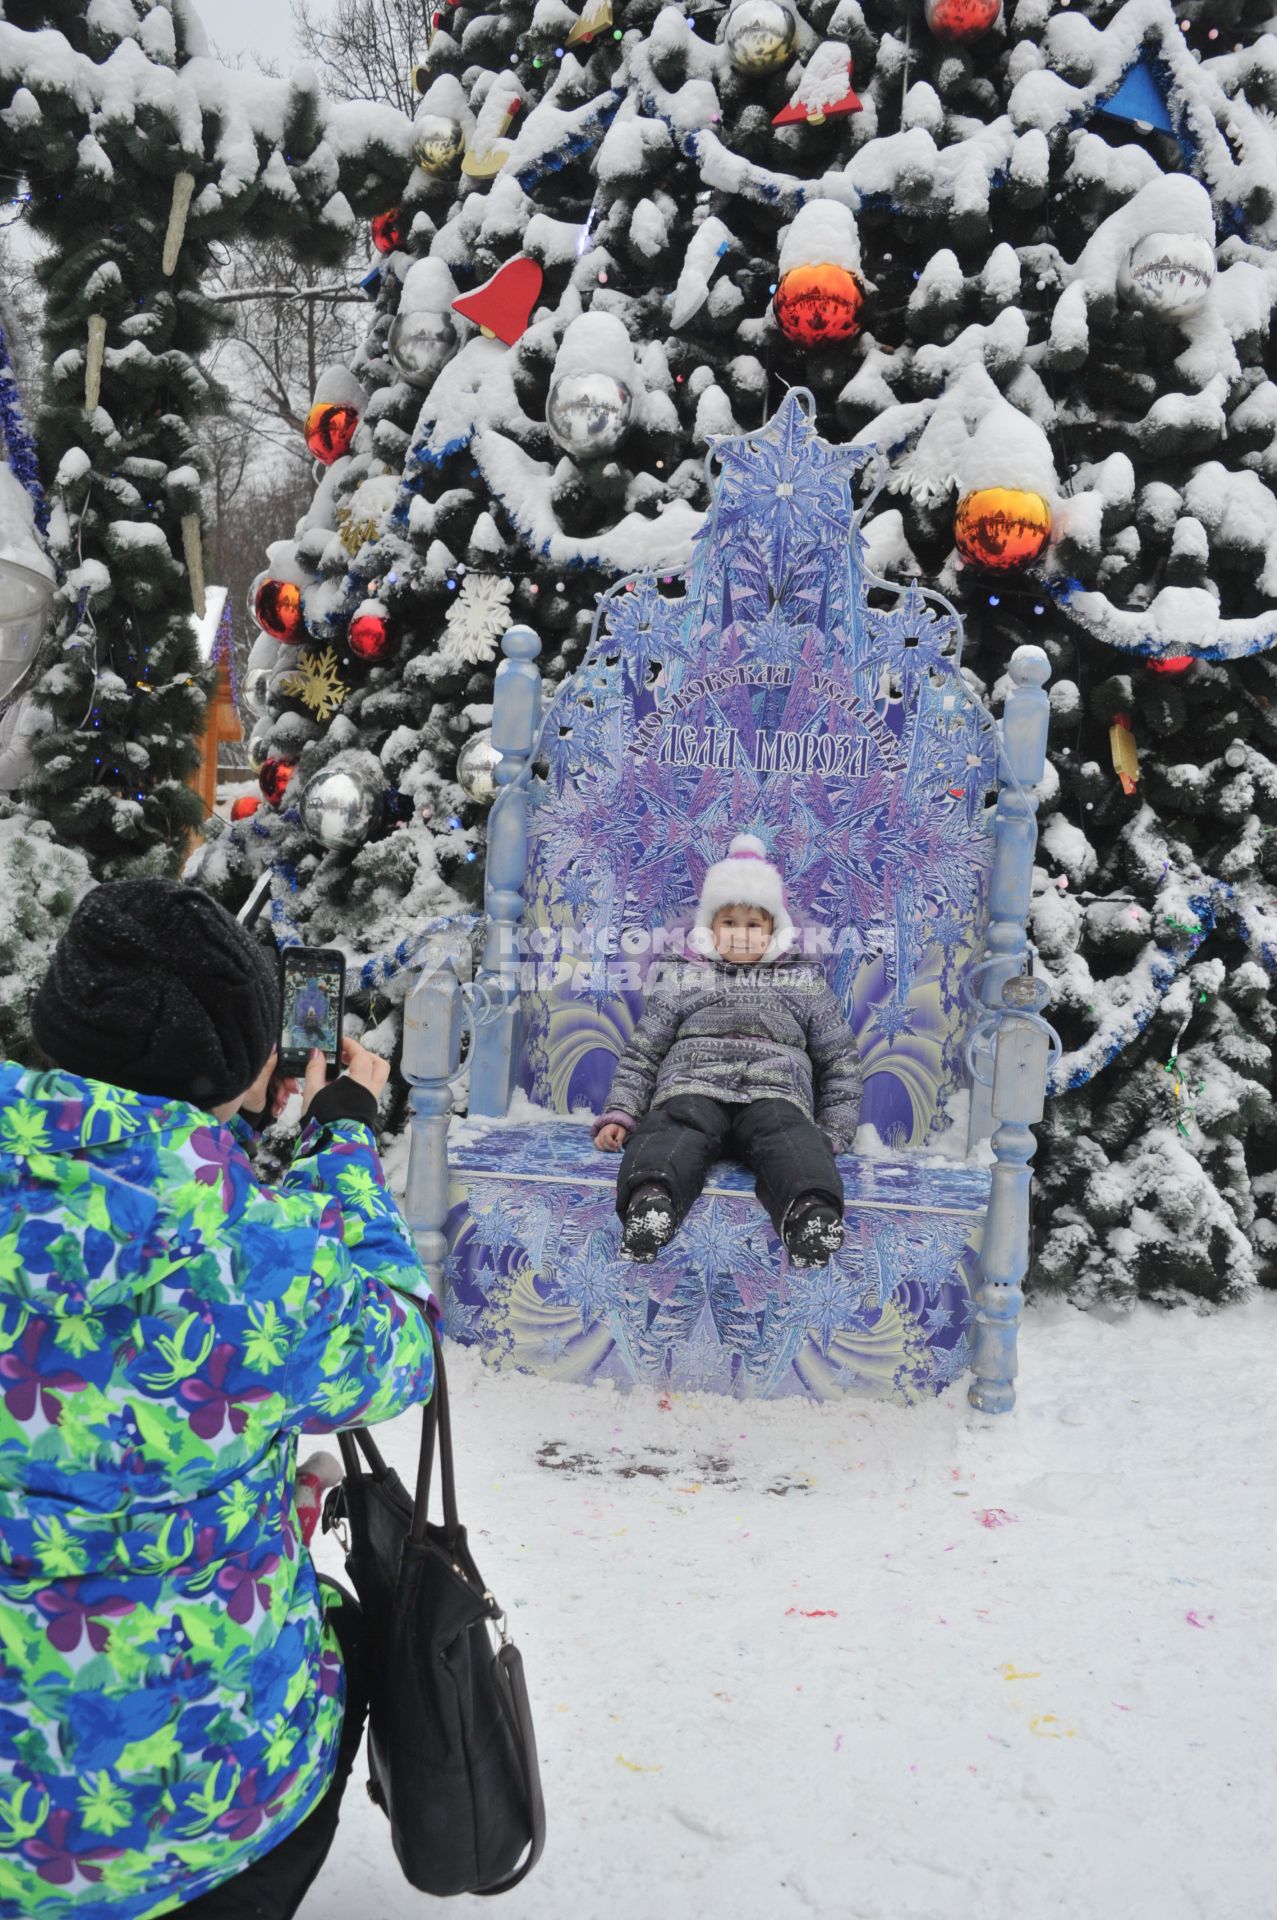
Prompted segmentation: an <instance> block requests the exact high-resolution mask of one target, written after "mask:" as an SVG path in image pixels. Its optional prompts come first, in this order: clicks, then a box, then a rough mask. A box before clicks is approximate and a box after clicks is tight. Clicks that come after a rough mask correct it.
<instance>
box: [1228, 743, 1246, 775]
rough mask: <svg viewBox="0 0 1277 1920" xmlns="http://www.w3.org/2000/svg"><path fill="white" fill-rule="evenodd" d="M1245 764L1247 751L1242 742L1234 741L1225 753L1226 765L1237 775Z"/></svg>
mask: <svg viewBox="0 0 1277 1920" xmlns="http://www.w3.org/2000/svg"><path fill="white" fill-rule="evenodd" d="M1245 764H1246V749H1245V747H1244V745H1243V744H1242V742H1241V741H1240V740H1234V741H1233V742H1232V743H1231V744H1230V745H1229V746H1228V747H1227V748H1226V749H1225V751H1224V765H1225V766H1226V767H1231V768H1232V770H1233V772H1234V773H1237V772H1239V771H1240V769H1241V768H1242V767H1244V766H1245Z"/></svg>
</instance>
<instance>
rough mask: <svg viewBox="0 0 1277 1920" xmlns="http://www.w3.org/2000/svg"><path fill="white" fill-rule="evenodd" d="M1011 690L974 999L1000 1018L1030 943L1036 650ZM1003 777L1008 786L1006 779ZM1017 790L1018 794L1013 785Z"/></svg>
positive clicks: (1043, 667)
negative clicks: (1008, 986) (981, 956)
mask: <svg viewBox="0 0 1277 1920" xmlns="http://www.w3.org/2000/svg"><path fill="white" fill-rule="evenodd" d="M1010 673H1011V679H1012V681H1013V683H1014V690H1013V692H1012V693H1011V694H1010V696H1009V698H1008V700H1007V703H1006V707H1005V709H1004V711H1003V716H1002V725H1001V727H1000V729H999V734H1000V740H1001V754H1000V760H1001V763H1002V767H1003V769H1004V771H1003V772H1002V775H1001V778H1000V779H999V782H998V805H997V812H996V814H995V816H994V826H993V831H994V857H993V872H992V875H991V876H990V880H989V925H988V930H987V932H986V934H985V939H984V952H985V965H984V967H983V968H982V970H981V976H980V998H981V1000H982V1001H983V1003H984V1005H985V1007H986V1008H987V1009H988V1010H989V1012H990V1013H991V1014H992V1015H993V1018H994V1023H995V1024H1000V1023H1001V1017H1002V987H1003V984H1004V982H1005V981H1007V980H1010V979H1011V978H1012V976H1013V975H1015V974H1017V973H1019V972H1021V971H1022V969H1023V966H1024V955H1025V950H1026V948H1027V946H1028V935H1027V933H1026V932H1025V923H1026V921H1027V920H1028V917H1029V905H1030V902H1031V899H1032V891H1033V855H1034V852H1035V850H1036V848H1037V843H1038V826H1037V802H1036V801H1035V800H1034V799H1033V798H1032V793H1033V789H1034V787H1036V786H1037V784H1038V782H1039V780H1040V779H1041V778H1042V775H1043V772H1044V771H1045V769H1046V736H1047V727H1048V725H1049V724H1050V718H1051V702H1050V700H1049V699H1048V698H1047V694H1046V684H1045V683H1046V681H1047V680H1048V679H1049V678H1050V674H1051V663H1050V661H1049V660H1048V659H1047V657H1046V655H1045V654H1044V653H1043V651H1042V649H1041V647H1017V648H1016V650H1015V652H1014V653H1013V654H1012V656H1011V666H1010ZM1007 771H1009V772H1010V773H1011V774H1012V775H1014V780H1010V779H1008V778H1007ZM1017 781H1018V783H1019V787H1018V789H1017V786H1016V784H1015V782H1017ZM991 1093H992V1086H991V1082H990V1081H981V1080H978V1079H977V1081H976V1082H975V1084H974V1086H973V1087H972V1089H971V1117H970V1121H969V1124H968V1131H967V1150H968V1152H969V1151H970V1150H971V1148H972V1147H974V1146H975V1145H977V1143H978V1142H979V1141H981V1140H987V1139H988V1137H989V1134H990V1133H991V1132H992V1130H993V1113H992V1109H991V1106H990V1099H991Z"/></svg>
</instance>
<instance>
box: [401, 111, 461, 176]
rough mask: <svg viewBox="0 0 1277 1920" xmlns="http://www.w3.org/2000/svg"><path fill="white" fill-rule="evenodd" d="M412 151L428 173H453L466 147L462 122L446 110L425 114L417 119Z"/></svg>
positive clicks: (413, 127) (413, 132) (414, 122)
mask: <svg viewBox="0 0 1277 1920" xmlns="http://www.w3.org/2000/svg"><path fill="white" fill-rule="evenodd" d="M412 150H413V152H414V154H415V155H416V157H417V165H418V166H419V167H422V168H424V170H425V171H426V172H427V173H433V174H445V173H451V172H452V169H453V168H454V167H455V166H456V164H457V162H458V161H459V160H460V158H461V156H462V154H463V153H464V152H465V150H466V136H465V134H464V133H463V132H462V128H461V122H460V121H459V120H454V119H453V118H452V116H451V115H450V114H446V113H423V114H421V115H420V116H419V118H418V119H416V120H414V121H413V126H412Z"/></svg>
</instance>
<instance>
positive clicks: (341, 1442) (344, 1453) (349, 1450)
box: [337, 1427, 390, 1480]
mask: <svg viewBox="0 0 1277 1920" xmlns="http://www.w3.org/2000/svg"><path fill="white" fill-rule="evenodd" d="M356 1441H357V1442H358V1443H359V1447H360V1448H361V1449H362V1450H363V1454H364V1458H365V1459H366V1460H367V1462H368V1465H369V1466H370V1467H371V1468H372V1477H373V1479H374V1480H384V1479H385V1477H386V1475H387V1474H388V1473H389V1472H390V1468H389V1467H388V1466H387V1465H386V1462H385V1460H384V1459H383V1458H382V1455H381V1450H380V1448H379V1447H378V1445H377V1442H376V1441H375V1440H374V1439H373V1437H372V1435H371V1434H370V1433H369V1431H368V1429H367V1427H347V1428H346V1429H345V1431H344V1432H342V1433H339V1434H338V1435H337V1445H338V1446H339V1447H340V1448H341V1464H342V1467H343V1468H344V1470H345V1474H346V1478H347V1479H348V1480H353V1479H355V1478H356V1477H357V1476H358V1474H359V1453H358V1452H357V1451H356V1446H355V1443H356Z"/></svg>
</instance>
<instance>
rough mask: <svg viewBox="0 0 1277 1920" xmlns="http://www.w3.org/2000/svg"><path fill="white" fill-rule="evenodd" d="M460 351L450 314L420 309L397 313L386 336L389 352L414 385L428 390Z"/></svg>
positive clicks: (396, 369) (391, 358)
mask: <svg viewBox="0 0 1277 1920" xmlns="http://www.w3.org/2000/svg"><path fill="white" fill-rule="evenodd" d="M456 350H457V329H456V324H455V322H454V321H453V318H452V315H451V314H450V313H430V312H429V311H427V310H425V309H423V308H417V309H416V310H415V311H413V312H409V313H397V314H396V315H395V317H394V319H393V320H392V321H391V323H390V332H389V333H388V334H387V336H386V352H387V353H388V354H389V355H390V360H391V364H392V365H393V367H394V368H395V371H396V372H397V373H400V374H402V375H403V377H404V379H405V380H406V381H407V382H408V383H409V385H410V386H414V387H428V386H429V385H430V382H431V381H432V380H433V379H434V377H435V375H436V374H437V373H439V372H441V371H442V369H443V368H444V367H445V366H447V364H448V362H449V360H451V358H452V356H453V354H454V353H455V352H456Z"/></svg>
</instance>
